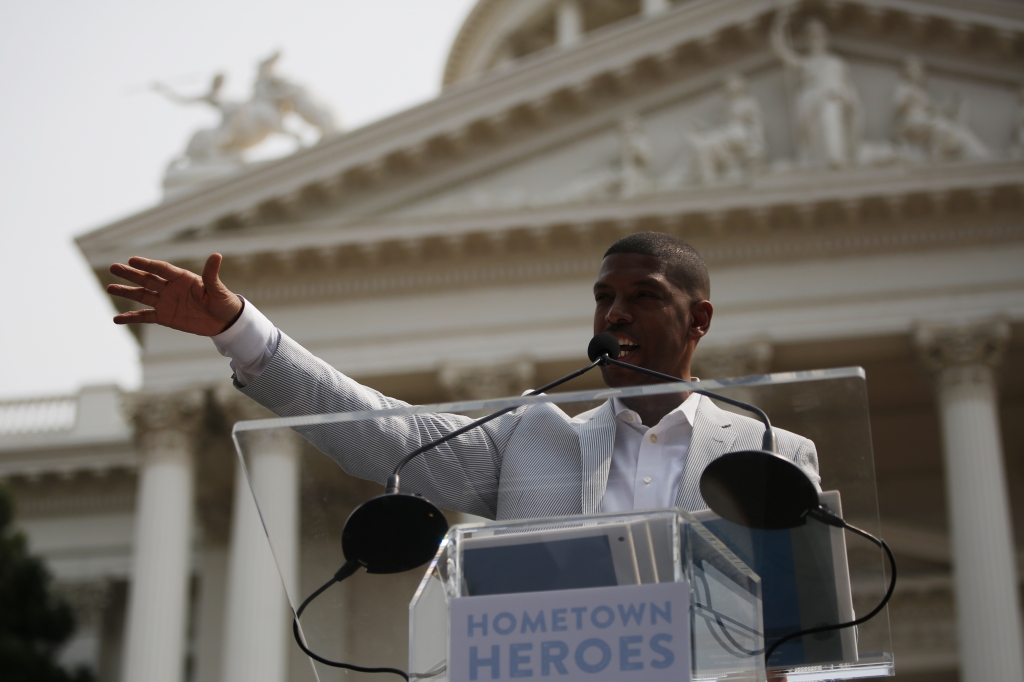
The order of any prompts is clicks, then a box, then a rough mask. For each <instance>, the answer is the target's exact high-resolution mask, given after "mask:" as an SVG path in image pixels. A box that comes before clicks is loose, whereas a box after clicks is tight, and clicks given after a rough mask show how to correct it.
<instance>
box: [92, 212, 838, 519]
mask: <svg viewBox="0 0 1024 682" xmlns="http://www.w3.org/2000/svg"><path fill="white" fill-rule="evenodd" d="M220 264H221V256H220V255H219V254H213V255H211V256H210V258H209V259H208V260H207V262H206V265H205V267H204V268H203V273H202V275H201V276H199V275H196V274H194V273H192V272H189V271H187V270H183V269H181V268H178V267H175V266H173V265H171V264H169V263H165V262H163V261H155V260H149V259H146V258H131V259H129V261H128V264H127V265H123V264H120V263H118V264H115V265H113V266H111V268H110V272H111V273H112V274H114V275H116V276H118V277H121V278H123V279H126V280H128V281H130V282H132V283H134V284H135V285H137V286H125V285H121V284H111V285H109V286H108V287H107V292H108V293H110V294H112V295H114V296H121V297H123V298H127V299H130V300H132V301H137V302H139V303H142V304H143V305H146V306H150V308H149V309H144V310H133V311H130V312H127V313H124V314H121V315H117V316H116V317H114V322H116V323H117V324H128V323H143V324H160V325H163V326H165V327H170V328H172V329H178V330H180V331H184V332H188V333H191V334H198V335H200V336H209V337H212V339H213V343H214V345H215V346H216V347H217V350H218V351H220V353H221V354H222V355H225V356H227V357H229V358H230V359H231V368H232V370H233V371H234V375H233V379H234V384H235V386H236V387H237V388H238V389H239V390H241V391H242V392H243V393H245V394H246V395H247V396H249V397H251V398H252V399H254V400H256V401H257V402H259V403H261V404H262V405H264V406H266V407H268V408H270V409H271V410H273V411H274V412H275V413H276V414H278V415H280V416H297V415H307V414H318V413H326V412H348V411H360V410H378V409H386V408H393V407H400V406H403V405H405V403H403V402H401V401H398V400H395V399H393V398H388V397H386V396H384V395H382V394H380V393H378V392H377V391H375V390H373V389H370V388H367V387H366V386H362V385H361V384H359V383H357V382H355V381H353V380H352V379H350V378H349V377H347V376H345V375H343V374H341V373H340V372H338V371H337V370H335V369H334V368H333V367H331V366H330V365H328V364H327V363H325V362H323V361H322V360H320V359H318V358H316V357H314V356H313V355H312V354H310V353H309V351H307V350H306V349H305V348H303V347H302V346H300V345H299V344H298V343H296V342H295V341H293V340H292V339H291V338H289V337H288V336H287V335H286V334H284V333H283V332H281V331H280V330H278V329H277V328H276V327H274V325H273V324H272V323H271V322H270V320H268V319H267V318H266V317H265V316H264V315H263V314H261V313H260V312H259V310H257V309H256V307H255V306H253V305H252V303H251V302H249V301H245V300H244V299H242V298H241V297H239V296H237V295H236V294H233V293H231V292H230V291H229V290H228V289H227V287H225V286H224V284H223V283H222V282H221V281H220V278H219V277H218V272H219V270H220ZM710 289H711V287H710V280H709V278H708V271H707V267H706V266H705V264H704V261H703V259H702V258H701V257H700V255H699V254H698V253H697V251H696V250H694V249H693V247H691V246H690V245H689V244H687V243H686V242H683V241H681V240H679V239H676V238H675V237H672V236H670V235H667V234H662V233H658V232H641V233H637V234H632V235H629V236H627V237H624V238H622V239H620V240H619V241H617V242H615V243H614V244H613V245H612V246H611V247H610V248H609V249H608V251H607V252H606V253H605V255H604V259H603V261H602V263H601V268H600V271H599V272H598V275H597V281H596V282H595V283H594V302H595V308H594V333H595V334H597V333H600V332H610V333H612V334H614V335H615V337H616V338H617V339H618V341H619V344H620V347H621V351H620V354H619V358H618V359H619V360H620V361H622V362H626V363H628V364H631V365H635V366H639V367H645V368H647V369H651V370H655V371H658V372H661V373H663V374H668V375H671V376H674V377H679V378H681V379H686V380H689V379H690V378H691V377H690V364H691V361H692V359H693V353H694V350H695V349H696V347H697V343H698V342H699V341H700V339H701V338H702V337H703V336H704V335H705V334H707V333H708V330H709V329H710V328H711V317H712V314H713V313H714V308H713V307H712V305H711V302H710V301H709V300H708V299H709V297H710ZM601 372H602V374H603V377H604V381H605V383H606V384H607V385H608V386H609V387H612V388H620V387H625V386H631V385H638V384H645V383H653V382H656V381H658V380H657V379H654V378H652V377H650V376H646V375H643V374H640V373H638V372H633V371H630V370H628V369H625V368H622V367H615V366H609V365H606V366H602V367H601ZM469 421H470V419H469V418H467V417H462V416H459V415H453V414H434V415H417V416H416V417H407V418H396V419H388V420H373V421H368V422H365V423H363V424H365V428H364V429H363V431H364V433H362V436H363V439H361V440H360V439H353V437H352V432H353V429H352V428H351V425H349V428H347V429H345V432H344V435H342V431H341V429H339V428H337V426H335V427H334V428H333V429H332V427H331V425H322V426H318V427H316V428H306V429H299V431H300V432H301V433H303V435H305V436H306V437H307V438H308V439H309V440H310V441H311V442H312V443H313V444H314V445H316V447H318V448H319V449H320V450H322V451H323V452H325V453H327V454H328V455H329V456H331V457H332V458H333V459H334V460H335V461H337V462H338V463H339V464H340V465H341V466H342V467H343V468H344V469H345V470H346V471H348V472H349V473H350V474H352V475H355V476H359V477H361V478H367V479H370V480H374V481H378V482H380V483H383V482H384V481H385V480H386V479H387V477H388V475H389V474H390V473H391V471H392V469H393V468H394V467H395V465H396V464H397V463H398V461H399V459H401V457H402V456H403V455H405V454H406V453H408V452H411V451H412V450H414V449H416V448H417V447H419V446H420V445H423V444H425V443H427V442H429V441H431V440H434V439H436V438H438V437H440V436H442V435H444V434H445V433H448V432H451V431H453V430H455V429H458V428H459V427H461V426H463V425H465V424H467V423H469ZM763 432H764V427H763V425H762V424H761V422H759V421H755V420H753V419H750V418H747V417H743V416H739V415H735V414H732V413H729V412H725V411H723V410H721V409H719V408H718V407H717V406H716V405H715V404H714V403H713V402H711V400H709V399H708V398H706V397H704V396H700V395H698V394H695V393H687V394H682V395H680V394H668V395H661V396H646V397H643V398H640V399H637V398H633V399H622V400H620V399H618V398H612V399H610V400H609V401H607V402H606V403H604V404H603V405H601V406H600V407H597V408H595V409H593V410H590V411H588V412H584V413H583V414H580V415H577V416H576V417H570V416H568V415H566V414H565V413H563V412H562V411H561V410H559V409H558V408H557V407H555V406H554V405H550V404H536V405H532V406H528V407H522V408H520V409H518V410H516V411H515V412H511V413H509V414H506V415H503V416H501V417H499V418H497V419H495V420H493V421H491V422H489V423H488V424H486V425H484V426H482V427H480V428H478V429H473V430H471V431H468V432H467V433H465V434H462V435H460V436H458V437H456V438H453V439H451V440H449V441H447V442H445V443H442V444H441V445H438V446H437V447H435V448H433V449H431V450H429V451H427V452H426V453H425V454H424V455H423V456H421V457H419V458H417V459H415V460H413V461H412V462H411V463H410V464H409V466H408V467H406V468H405V470H404V471H403V474H402V484H403V486H402V487H403V489H405V490H407V491H411V492H417V493H420V494H422V495H424V496H426V497H427V498H429V499H431V500H433V501H434V502H436V503H438V504H439V505H440V506H442V507H446V508H449V509H453V510H457V511H464V512H468V513H471V514H476V515H478V516H484V517H487V518H496V519H515V518H536V517H543V516H562V515H569V514H591V513H596V512H602V511H604V512H619V511H629V510H634V509H656V508H665V507H681V508H683V509H687V510H691V511H692V510H696V509H702V508H704V507H706V506H707V505H705V504H704V501H703V499H702V498H701V496H700V491H699V480H700V475H701V473H702V472H703V471H704V468H705V467H706V466H707V465H708V464H710V463H711V462H712V461H714V460H715V459H716V458H717V457H719V456H721V455H723V454H725V453H726V452H731V451H734V450H741V449H757V448H759V447H760V445H761V437H762V434H763ZM775 432H776V438H777V444H778V453H779V454H780V455H781V456H783V457H786V458H787V459H790V460H792V461H793V462H795V463H796V464H797V465H798V466H800V467H801V468H802V469H803V470H804V472H805V473H807V475H808V476H809V477H810V478H811V480H812V481H814V483H815V485H817V484H818V482H819V480H820V479H819V477H818V458H817V453H816V451H815V449H814V444H813V443H812V442H811V441H809V440H807V439H806V438H802V437H800V436H797V435H795V434H792V433H789V432H787V431H783V430H781V429H775Z"/></svg>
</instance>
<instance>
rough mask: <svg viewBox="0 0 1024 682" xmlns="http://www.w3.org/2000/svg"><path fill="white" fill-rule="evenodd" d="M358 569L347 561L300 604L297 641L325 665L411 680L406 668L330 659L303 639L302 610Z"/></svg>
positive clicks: (294, 625)
mask: <svg viewBox="0 0 1024 682" xmlns="http://www.w3.org/2000/svg"><path fill="white" fill-rule="evenodd" d="M358 570H359V564H357V563H355V562H352V561H346V562H345V565H344V566H342V567H341V568H339V569H338V572H337V573H335V574H334V575H333V576H332V577H331V579H330V580H328V581H327V582H326V583H324V584H323V585H321V586H320V588H319V589H317V591H316V592H314V593H313V594H311V595H309V596H308V597H306V601H304V602H302V606H300V607H299V608H298V610H297V611H296V612H295V618H293V619H292V633H293V634H294V635H295V642H296V643H297V644H298V645H299V648H300V649H302V651H303V653H305V654H306V655H307V656H309V657H310V658H312V659H313V660H314V661H319V662H320V663H323V664H324V665H329V666H331V667H332V668H345V669H346V670H354V671H356V672H358V673H391V674H393V675H398V676H400V677H402V678H403V679H405V680H406V682H409V674H408V673H406V672H405V671H404V670H399V669H398V668H364V667H363V666H361V665H352V664H351V663H341V662H339V661H332V660H330V659H327V658H324V657H323V656H320V655H319V654H315V653H313V652H312V651H310V650H309V649H308V648H307V647H306V644H305V642H303V641H302V636H301V634H300V633H299V618H300V617H302V612H303V611H305V610H306V607H307V606H309V603H310V602H311V601H313V600H314V599H316V598H317V597H319V596H320V595H321V594H323V593H324V591H326V590H327V588H328V587H330V586H331V585H333V584H334V583H340V582H341V581H342V580H344V579H345V578H348V577H350V576H351V575H352V574H353V573H355V572H356V571H358Z"/></svg>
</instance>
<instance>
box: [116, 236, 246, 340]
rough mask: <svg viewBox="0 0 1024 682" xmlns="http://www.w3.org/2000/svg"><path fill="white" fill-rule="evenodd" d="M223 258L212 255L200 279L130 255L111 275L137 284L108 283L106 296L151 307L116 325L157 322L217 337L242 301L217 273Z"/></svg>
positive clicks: (124, 315)
mask: <svg viewBox="0 0 1024 682" xmlns="http://www.w3.org/2000/svg"><path fill="white" fill-rule="evenodd" d="M222 260H223V258H222V257H221V255H220V254H219V253H214V254H211V255H210V257H209V258H208V259H207V260H206V265H205V266H204V267H203V274H202V276H200V275H197V274H195V273H194V272H189V271H188V270H184V269H182V268H179V267H177V266H175V265H171V264H170V263H165V262H164V261H160V260H150V259H149V258H139V257H137V256H134V257H132V258H129V259H128V265H124V264H122V263H115V264H114V265H111V266H110V273H111V274H112V275H116V276H117V277H120V278H122V279H126V280H128V281H129V282H132V283H133V284H137V285H138V286H134V287H129V286H125V285H123V284H110V285H108V286H107V293H108V294H111V295H112V296H120V297H121V298H127V299H128V300H130V301H137V302H139V303H141V304H143V305H147V306H150V308H149V309H146V310H130V311H128V312H126V313H122V314H120V315H117V316H116V317H114V322H115V323H117V324H130V323H142V324H159V325H163V326H164V327H170V328H171V329H177V330H179V331H183V332H188V333H189V334H197V335H199V336H216V335H217V334H220V333H221V332H223V331H224V330H225V329H227V328H228V327H230V326H231V325H232V324H233V323H234V321H235V320H237V319H238V316H239V315H241V314H242V307H243V303H242V299H241V298H239V297H238V296H237V295H236V294H233V293H231V292H230V291H228V288H227V287H226V286H224V284H223V283H222V282H221V281H220V277H218V273H219V272H220V264H221V261H222Z"/></svg>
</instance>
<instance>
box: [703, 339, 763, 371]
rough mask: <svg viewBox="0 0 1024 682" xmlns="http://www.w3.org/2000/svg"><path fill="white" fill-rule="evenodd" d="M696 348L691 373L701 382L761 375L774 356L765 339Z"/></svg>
mask: <svg viewBox="0 0 1024 682" xmlns="http://www.w3.org/2000/svg"><path fill="white" fill-rule="evenodd" d="M697 348H698V350H697V352H696V353H695V354H694V358H693V365H694V373H695V374H696V375H697V376H699V377H701V378H703V379H724V378H728V377H741V376H747V375H751V374H765V373H767V372H768V370H769V368H770V366H771V362H772V355H773V354H774V351H773V349H772V344H771V342H769V341H767V340H766V339H755V340H752V341H746V342H742V343H731V344H727V345H722V346H708V347H706V348H702V347H700V346H698V347H697Z"/></svg>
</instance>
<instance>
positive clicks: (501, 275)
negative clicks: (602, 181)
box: [226, 216, 1024, 305]
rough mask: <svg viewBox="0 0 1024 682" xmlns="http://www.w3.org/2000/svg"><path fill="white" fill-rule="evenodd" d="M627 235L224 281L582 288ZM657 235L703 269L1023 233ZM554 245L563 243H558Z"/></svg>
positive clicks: (329, 287) (378, 287)
mask: <svg viewBox="0 0 1024 682" xmlns="http://www.w3.org/2000/svg"><path fill="white" fill-rule="evenodd" d="M636 227H637V226H636V225H632V226H624V227H620V228H617V227H615V226H613V225H607V224H605V225H599V226H594V227H593V228H592V229H590V230H588V231H586V232H556V233H548V234H546V235H544V234H540V233H521V234H520V235H519V236H520V238H521V239H522V241H521V242H520V243H519V244H518V247H517V249H516V250H514V251H512V252H511V253H509V252H507V251H506V250H505V249H504V248H503V247H502V246H501V245H500V244H499V245H498V246H497V248H495V250H494V251H492V252H490V253H480V254H479V255H473V254H467V253H466V252H465V251H459V252H454V251H453V252H450V253H449V254H448V255H447V257H446V258H441V257H440V256H437V255H435V257H434V258H428V259H426V260H422V261H417V260H405V261H399V262H389V261H388V254H387V252H386V251H384V252H381V253H378V254H377V256H376V258H377V259H378V261H377V263H376V264H375V265H364V266H362V267H359V266H356V267H339V266H337V265H329V264H327V263H326V262H324V261H321V262H320V263H319V267H317V265H316V264H311V263H309V262H303V263H301V264H295V263H293V264H291V265H290V266H288V265H287V264H282V261H280V260H279V261H277V263H278V264H279V266H278V269H276V270H274V269H272V267H271V266H270V265H268V264H267V263H266V262H260V261H255V262H253V263H252V265H250V266H249V267H250V269H248V270H247V269H245V268H239V269H237V270H234V271H230V275H226V276H231V277H233V278H234V279H233V281H237V282H238V284H237V285H234V284H233V285H232V286H233V288H235V289H236V290H238V291H239V293H241V294H243V295H244V296H246V297H247V298H250V299H251V300H253V301H254V302H255V303H257V304H258V305H268V304H269V305H280V304H286V303H291V302H304V303H308V302H310V301H315V300H331V299H350V298H371V297H376V296H391V295H398V294H403V293H411V292H415V293H423V292H428V291H443V290H465V289H466V288H473V287H481V286H502V285H511V284H518V283H522V282H538V281H556V280H565V279H576V278H581V277H582V278H589V277H592V276H593V274H594V268H595V264H596V263H597V262H598V261H599V260H600V257H601V252H602V251H603V248H605V247H607V245H608V244H609V243H610V242H611V241H614V239H616V238H618V237H619V236H622V235H624V234H626V233H627V232H628V231H631V230H633V229H636ZM657 227H658V229H662V230H666V231H669V232H672V233H674V234H677V235H679V236H681V237H683V238H685V239H687V240H689V241H690V242H691V243H693V244H694V245H695V246H696V247H697V248H698V249H699V250H700V252H701V254H702V255H703V256H704V258H705V260H706V261H707V262H708V263H709V265H711V266H712V267H727V266H733V265H741V264H747V263H759V264H760V263H765V262H772V263H778V262H780V261H782V262H784V261H796V260H805V259H812V258H813V259H823V258H844V257H850V256H855V255H873V254H891V253H901V252H902V253H906V252H914V251H927V250H934V249H951V248H979V247H985V246H987V245H991V244H1000V243H1009V242H1016V243H1019V242H1021V241H1024V224H1022V223H1021V221H1020V219H1019V217H1016V216H1005V217H997V216H993V217H991V218H990V219H988V220H986V221H984V222H983V223H981V224H979V223H978V222H977V221H974V220H970V219H968V220H960V221H955V220H954V221H948V220H947V221H941V223H940V224H939V225H938V226H936V225H934V224H933V221H932V220H931V219H930V218H927V217H926V218H925V219H923V220H916V221H904V223H903V224H900V225H898V226H894V225H893V224H892V223H891V222H889V221H881V222H879V223H877V224H874V225H867V226H865V225H846V226H836V225H833V226H828V227H821V228H817V229H811V230H807V229H804V228H802V227H800V226H799V225H793V226H790V227H789V228H786V229H784V230H781V231H777V232H769V233H764V232H761V233H758V232H750V231H747V232H740V233H737V232H730V231H729V228H725V229H723V228H714V227H709V226H707V225H703V226H689V225H688V224H687V223H686V222H685V221H684V222H682V223H676V224H673V225H665V224H662V225H658V226H657ZM560 238H564V239H565V241H564V242H558V241H557V240H558V239H560ZM388 248H400V245H392V246H391V247H388ZM404 255H405V257H406V258H411V257H410V256H408V254H404Z"/></svg>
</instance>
